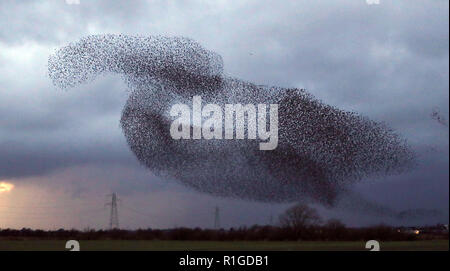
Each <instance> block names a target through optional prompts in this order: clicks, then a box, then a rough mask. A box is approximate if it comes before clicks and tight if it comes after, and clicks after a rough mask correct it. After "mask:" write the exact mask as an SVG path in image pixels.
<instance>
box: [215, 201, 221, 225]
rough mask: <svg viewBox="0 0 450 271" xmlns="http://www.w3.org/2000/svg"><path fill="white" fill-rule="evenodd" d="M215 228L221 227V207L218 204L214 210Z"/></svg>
mask: <svg viewBox="0 0 450 271" xmlns="http://www.w3.org/2000/svg"><path fill="white" fill-rule="evenodd" d="M214 228H215V229H219V228H220V209H219V207H218V206H216V209H215V211H214Z"/></svg>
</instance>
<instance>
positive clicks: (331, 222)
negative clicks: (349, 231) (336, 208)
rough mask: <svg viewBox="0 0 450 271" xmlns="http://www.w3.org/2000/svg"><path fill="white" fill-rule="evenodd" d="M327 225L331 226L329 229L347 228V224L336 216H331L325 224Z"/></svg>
mask: <svg viewBox="0 0 450 271" xmlns="http://www.w3.org/2000/svg"><path fill="white" fill-rule="evenodd" d="M325 227H327V228H329V229H333V230H336V229H345V224H344V223H342V222H341V221H340V220H339V219H336V218H331V219H329V220H328V221H327V223H326V224H325Z"/></svg>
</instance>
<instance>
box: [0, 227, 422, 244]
mask: <svg viewBox="0 0 450 271" xmlns="http://www.w3.org/2000/svg"><path fill="white" fill-rule="evenodd" d="M416 238H417V236H416V235H414V234H409V233H404V232H398V231H397V230H396V229H394V228H392V227H388V226H374V227H367V228H347V227H345V226H343V227H342V226H340V225H338V226H337V227H336V226H335V225H325V226H308V227H304V228H302V229H298V228H292V227H274V226H253V227H240V228H237V229H234V228H231V229H227V230H224V229H221V230H211V229H200V228H194V229H191V228H175V229H169V230H160V229H139V230H122V229H114V230H94V229H89V230H84V231H79V230H75V229H73V230H64V229H59V230H51V231H44V230H32V229H27V228H24V229H21V230H15V229H2V230H0V240H1V239H13V240H14V239H63V240H69V239H76V240H107V239H113V240H114V239H117V240H198V241H300V240H304V241H319V240H321V241H359V240H360V241H367V240H371V239H375V240H379V241H402V240H416Z"/></svg>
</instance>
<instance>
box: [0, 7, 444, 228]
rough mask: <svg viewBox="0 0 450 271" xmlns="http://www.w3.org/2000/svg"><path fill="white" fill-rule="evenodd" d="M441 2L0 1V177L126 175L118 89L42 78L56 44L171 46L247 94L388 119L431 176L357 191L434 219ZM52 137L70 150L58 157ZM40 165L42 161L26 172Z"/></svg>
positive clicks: (440, 202) (439, 156) (438, 179)
mask: <svg viewBox="0 0 450 271" xmlns="http://www.w3.org/2000/svg"><path fill="white" fill-rule="evenodd" d="M448 5H449V4H448V1H429V2H423V1H381V4H380V5H370V6H369V5H366V3H365V1H363V0H361V1H352V2H350V1H348V2H345V3H343V2H332V1H330V2H327V1H314V2H311V1H295V2H294V1H292V2H291V1H286V2H284V1H280V2H269V1H267V2H265V1H249V2H244V1H236V2H231V3H227V4H207V3H206V4H204V3H194V4H190V5H187V4H169V3H165V2H164V3H163V2H147V1H134V4H133V5H131V4H129V5H125V6H123V5H121V4H118V3H113V4H111V1H83V0H81V4H80V5H66V4H65V3H64V1H62V0H61V1H1V2H0V20H1V21H2V26H4V27H2V28H1V29H0V64H1V65H0V72H1V74H2V76H1V77H0V81H1V84H2V90H0V162H2V163H0V176H3V177H4V176H9V177H14V176H16V177H19V176H24V175H27V176H31V175H33V174H48V173H49V172H55V171H58V170H62V169H61V167H64V168H67V167H71V166H74V165H78V164H80V163H84V162H83V161H86V162H88V163H89V164H91V163H92V164H96V163H101V161H105V163H112V164H114V163H120V164H124V165H128V164H127V163H130V164H132V163H136V164H134V166H136V165H137V161H135V160H134V162H127V161H126V160H127V159H128V158H127V157H129V158H130V159H134V158H133V156H132V155H131V153H130V152H129V150H128V149H127V147H126V143H125V141H124V139H123V137H122V135H121V131H120V128H119V123H118V122H116V121H115V120H117V119H119V118H120V113H121V112H120V110H121V108H122V105H123V104H124V102H125V101H126V99H127V94H126V93H123V89H125V87H124V85H123V84H122V83H119V82H120V79H119V78H112V77H107V78H102V79H99V80H97V81H95V82H94V84H93V85H92V84H91V85H82V86H79V90H80V91H70V92H64V91H58V90H56V89H54V88H53V87H52V86H51V82H50V80H49V79H48V78H47V77H46V75H45V73H44V72H42V71H45V70H46V62H47V57H48V55H49V54H51V53H52V52H53V50H54V49H55V48H56V47H58V46H60V45H63V44H66V43H68V42H72V41H76V40H78V39H79V38H80V37H82V36H86V35H89V34H103V33H126V34H139V35H154V34H163V35H181V36H188V37H191V38H193V39H195V40H198V41H199V42H200V43H201V44H204V45H205V47H207V48H210V49H211V50H214V51H216V52H218V53H219V54H220V55H222V56H223V58H224V62H225V63H227V66H226V68H225V73H226V74H231V75H233V76H236V77H239V78H243V79H244V80H248V81H251V82H255V83H256V84H272V85H278V86H283V87H298V88H304V87H305V88H306V89H307V90H308V91H309V92H311V93H312V94H314V95H315V96H316V97H318V98H319V99H322V100H323V101H324V102H326V103H329V104H332V105H334V106H337V107H339V108H343V109H346V110H352V111H357V112H361V113H362V114H363V115H366V116H369V117H370V118H372V119H375V120H377V121H384V122H386V123H387V124H388V125H389V126H391V127H393V128H394V129H396V130H397V131H398V132H399V133H400V134H402V135H403V136H405V137H406V138H407V139H408V141H409V142H410V143H411V144H412V145H413V148H414V149H415V150H416V151H418V153H419V156H420V157H426V159H425V158H424V159H422V160H421V161H419V162H420V163H421V164H422V165H424V166H425V165H430V166H431V165H433V167H432V168H427V167H426V166H425V168H424V169H423V170H420V171H416V172H415V173H413V174H412V175H402V176H399V177H398V179H396V180H398V181H396V182H387V181H386V182H385V181H383V180H380V181H379V182H375V184H374V185H373V186H371V185H366V186H363V187H361V188H359V189H357V190H361V191H362V193H365V192H364V191H365V189H366V190H371V191H372V192H373V193H370V195H371V197H372V199H373V200H374V201H375V202H385V203H386V205H388V206H390V207H392V208H394V209H399V210H401V209H411V208H420V207H421V206H426V208H427V209H433V208H438V209H444V210H445V207H442V206H448V127H444V126H442V125H440V124H439V123H437V122H436V121H435V120H433V119H432V118H431V117H430V114H431V112H432V110H433V108H439V109H440V114H441V115H442V116H443V117H444V118H445V119H447V120H448V119H449V118H448V115H449V112H448V108H449V104H448V98H449V96H448V88H449V81H448V78H449V72H448V71H449V65H448V48H449V38H448V18H449V15H448V14H449V13H448V8H449V7H448ZM86 116H91V117H87V118H86ZM94 116H95V117H94ZM108 127H110V128H108ZM105 129H106V131H107V132H101V131H104V130H105ZM57 138H64V139H66V140H67V141H68V142H65V144H66V147H65V148H64V149H62V150H61V148H60V145H61V144H62V142H60V141H58V140H56V139H57ZM120 144H122V145H121V146H120ZM98 146H100V147H98ZM432 149H433V150H432ZM88 156H89V157H92V158H88ZM39 157H43V158H46V159H48V160H47V162H45V163H44V162H37V161H38V160H39V159H38V158H39ZM4 161H8V166H5V164H6V163H3V162H4ZM61 161H62V162H61ZM74 174H76V172H75V173H74ZM18 180H19V179H18ZM105 182H106V181H105ZM428 184H429V185H428ZM125 186H126V185H125ZM386 191H389V193H386ZM386 194H389V195H392V197H393V198H395V199H392V200H389V199H385V197H386ZM406 202H407V203H408V204H405V203H406ZM242 204H244V203H242ZM405 205H408V206H405ZM409 205H411V208H409ZM413 205H414V206H413ZM250 209H251V208H250ZM262 209H263V208H262ZM447 216H448V207H447ZM249 217H251V218H249V219H248V221H251V220H252V219H254V218H255V217H256V215H255V216H249ZM357 217H358V218H357V219H355V218H348V220H349V221H352V222H353V223H358V222H357V221H362V217H363V214H361V215H358V216H357ZM425 222H426V221H425Z"/></svg>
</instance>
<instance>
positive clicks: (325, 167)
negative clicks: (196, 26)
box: [48, 34, 415, 206]
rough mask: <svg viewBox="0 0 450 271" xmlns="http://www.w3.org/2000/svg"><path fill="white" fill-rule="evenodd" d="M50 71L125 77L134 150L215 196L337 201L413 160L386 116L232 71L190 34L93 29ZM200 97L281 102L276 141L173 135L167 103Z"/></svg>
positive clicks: (67, 80)
mask: <svg viewBox="0 0 450 271" xmlns="http://www.w3.org/2000/svg"><path fill="white" fill-rule="evenodd" d="M48 69H49V76H50V78H51V79H52V81H53V83H54V84H55V85H56V86H57V87H60V88H70V87H74V86H76V85H78V84H80V83H85V82H89V81H92V80H93V79H95V78H96V77H97V76H98V75H100V74H103V73H107V72H108V73H110V72H112V73H118V74H120V75H122V76H123V78H124V79H125V81H126V83H127V87H128V89H129V93H130V94H129V98H128V100H127V102H126V104H125V106H124V108H123V111H122V118H121V120H120V123H121V126H122V129H123V132H124V134H125V137H126V139H127V142H128V144H129V147H130V148H131V150H132V152H133V153H134V154H135V155H136V157H137V158H138V160H139V161H140V162H141V163H142V164H144V165H145V166H146V167H147V168H148V169H149V170H151V171H152V172H153V173H155V174H157V175H159V176H161V177H163V178H167V179H171V180H177V181H179V182H181V183H182V184H184V185H186V186H189V187H191V188H194V189H195V190H198V191H201V192H205V193H209V194H212V195H216V196H223V197H234V198H239V199H246V200H255V201H262V202H276V203H283V202H296V201H300V200H301V201H304V200H308V201H310V202H316V203H320V204H323V205H326V206H333V205H334V204H335V201H336V198H337V197H338V196H339V195H340V193H341V192H342V191H345V190H346V189H347V188H348V187H349V186H351V185H352V184H355V183H357V182H359V181H362V180H364V179H367V177H379V176H387V175H392V174H400V173H403V172H405V171H407V170H409V169H410V168H411V167H412V166H413V165H414V164H415V155H414V152H413V151H412V150H411V148H410V147H409V146H408V144H407V143H406V141H405V140H404V139H403V138H401V137H400V136H399V135H398V134H397V133H396V132H394V131H393V130H392V129H390V128H389V127H387V126H386V125H385V124H384V123H379V122H375V121H372V120H370V119H368V118H366V117H363V116H361V115H359V114H357V113H355V112H347V111H343V110H340V109H338V108H335V107H333V106H329V105H326V104H324V103H322V102H321V101H319V100H317V99H315V98H314V97H313V96H312V95H311V94H309V93H307V92H306V91H305V90H303V89H296V88H282V87H271V86H261V85H256V84H254V83H250V82H245V81H243V80H240V79H236V78H233V77H230V76H226V75H224V74H223V61H222V58H221V56H220V55H218V54H216V53H214V52H212V51H209V50H207V49H205V48H203V47H202V46H201V45H200V44H199V43H197V42H196V41H194V40H192V39H189V38H184V37H164V36H150V37H139V36H127V35H113V34H106V35H93V36H87V37H85V38H82V39H81V40H79V41H78V42H75V43H71V44H69V45H67V46H65V47H62V48H60V49H58V50H57V51H55V53H54V54H52V55H51V56H50V57H49V61H48ZM195 95H199V96H201V97H202V100H203V101H204V103H205V104H206V103H213V104H219V105H222V106H223V105H225V104H278V105H279V113H278V115H279V124H278V125H279V136H278V137H279V141H278V147H277V148H276V149H275V150H272V151H260V150H259V149H258V147H257V144H258V143H257V142H256V141H254V140H253V141H252V140H216V139H210V140H206V139H199V140H174V139H172V137H171V136H170V131H169V130H170V124H171V121H172V119H171V117H170V115H169V110H170V108H171V106H172V105H173V104H177V103H183V104H189V103H191V101H192V97H193V96H195ZM191 128H192V127H191Z"/></svg>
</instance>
